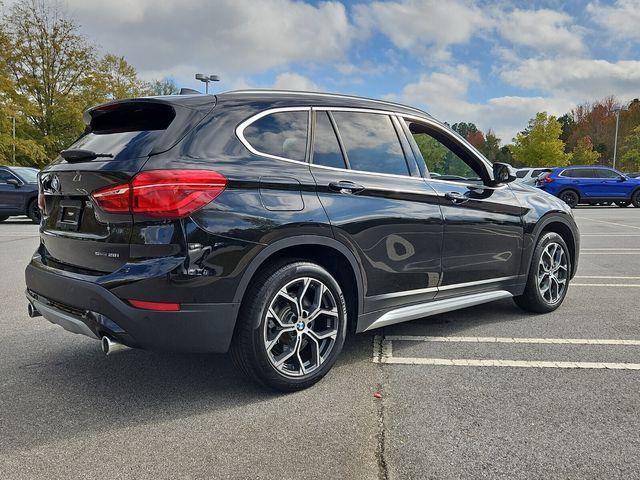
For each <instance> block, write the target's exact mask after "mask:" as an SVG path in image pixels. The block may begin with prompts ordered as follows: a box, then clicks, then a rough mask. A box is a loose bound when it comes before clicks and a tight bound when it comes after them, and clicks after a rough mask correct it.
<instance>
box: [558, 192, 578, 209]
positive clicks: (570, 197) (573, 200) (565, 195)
mask: <svg viewBox="0 0 640 480" xmlns="http://www.w3.org/2000/svg"><path fill="white" fill-rule="evenodd" d="M558 198H559V199H560V200H562V201H563V202H564V203H566V204H567V205H569V206H570V207H571V208H575V207H577V206H578V202H579V201H580V195H578V193H577V192H576V191H575V190H564V191H563V192H560V195H558Z"/></svg>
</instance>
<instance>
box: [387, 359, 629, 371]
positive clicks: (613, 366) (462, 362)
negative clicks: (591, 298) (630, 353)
mask: <svg viewBox="0 0 640 480" xmlns="http://www.w3.org/2000/svg"><path fill="white" fill-rule="evenodd" d="M380 363H388V364H400V365H440V366H462V367H520V368H574V369H576V368H577V369H603V370H640V363H599V362H549V361H533V360H476V359H462V358H456V359H448V358H419V357H382V358H380Z"/></svg>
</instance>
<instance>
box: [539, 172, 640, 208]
mask: <svg viewBox="0 0 640 480" xmlns="http://www.w3.org/2000/svg"><path fill="white" fill-rule="evenodd" d="M536 186H538V187H539V188H541V189H542V190H544V191H545V192H548V193H551V194H552V195H555V196H556V197H558V198H560V199H561V200H564V202H565V203H567V205H569V206H570V207H572V208H573V207H575V206H576V205H578V204H581V203H582V204H593V205H595V204H603V203H604V204H607V203H611V202H613V203H615V204H616V205H618V206H619V207H628V206H629V205H631V204H633V205H634V206H635V207H638V208H640V179H637V178H631V177H628V176H626V175H624V174H623V173H620V172H619V171H617V170H614V169H613V168H610V167H601V166H593V165H590V166H571V167H559V168H554V169H553V170H552V171H551V172H550V173H548V174H547V175H544V176H543V177H541V178H539V179H538V180H537V182H536Z"/></svg>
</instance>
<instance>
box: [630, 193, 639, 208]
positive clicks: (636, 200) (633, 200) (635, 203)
mask: <svg viewBox="0 0 640 480" xmlns="http://www.w3.org/2000/svg"><path fill="white" fill-rule="evenodd" d="M631 203H633V206H634V207H636V208H640V190H636V191H635V192H633V195H632V196H631Z"/></svg>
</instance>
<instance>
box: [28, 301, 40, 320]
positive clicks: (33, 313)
mask: <svg viewBox="0 0 640 480" xmlns="http://www.w3.org/2000/svg"><path fill="white" fill-rule="evenodd" d="M27 313H28V314H29V317H30V318H35V317H41V316H42V314H41V313H40V312H39V311H38V309H37V308H36V307H34V306H33V303H29V305H27Z"/></svg>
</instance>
